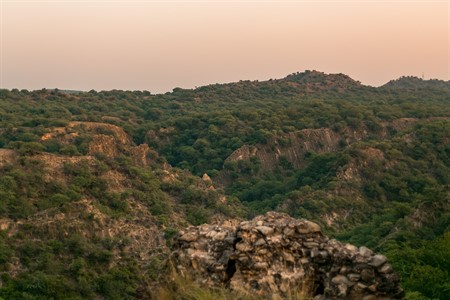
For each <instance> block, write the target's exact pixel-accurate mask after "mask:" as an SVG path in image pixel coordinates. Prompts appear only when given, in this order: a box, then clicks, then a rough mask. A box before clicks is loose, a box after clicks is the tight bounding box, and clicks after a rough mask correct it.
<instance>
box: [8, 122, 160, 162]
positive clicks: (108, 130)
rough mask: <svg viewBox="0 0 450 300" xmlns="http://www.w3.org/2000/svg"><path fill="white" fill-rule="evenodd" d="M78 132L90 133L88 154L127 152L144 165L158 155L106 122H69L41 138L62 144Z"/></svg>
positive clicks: (115, 155)
mask: <svg viewBox="0 0 450 300" xmlns="http://www.w3.org/2000/svg"><path fill="white" fill-rule="evenodd" d="M80 132H88V133H91V134H92V140H91V141H90V143H89V151H88V154H89V155H95V154H99V153H101V154H103V155H105V156H106V157H108V158H116V157H118V156H120V155H122V154H128V156H129V157H131V159H132V160H133V162H134V163H135V164H136V165H138V166H144V167H145V166H148V165H149V164H150V163H151V162H152V161H154V159H155V158H156V157H157V156H158V154H157V153H156V152H155V151H153V150H151V149H150V147H148V145H147V144H142V145H139V146H134V145H133V142H132V140H131V139H130V137H129V136H128V135H127V133H126V132H125V131H124V130H123V129H122V128H120V127H119V126H116V125H112V124H106V123H96V122H70V123H69V124H68V125H67V126H66V127H58V128H54V129H53V130H52V131H51V132H49V133H46V134H45V135H43V136H42V137H41V140H42V141H46V140H50V139H57V140H58V141H59V142H61V143H63V144H72V143H73V142H74V139H75V138H76V137H77V136H79V135H80ZM0 162H1V161H0Z"/></svg>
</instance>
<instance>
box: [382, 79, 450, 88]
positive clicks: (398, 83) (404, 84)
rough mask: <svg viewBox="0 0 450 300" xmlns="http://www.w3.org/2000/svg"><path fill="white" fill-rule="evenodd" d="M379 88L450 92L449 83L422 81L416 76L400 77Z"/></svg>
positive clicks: (432, 80)
mask: <svg viewBox="0 0 450 300" xmlns="http://www.w3.org/2000/svg"><path fill="white" fill-rule="evenodd" d="M381 88H400V89H408V90H413V89H418V88H420V89H427V88H429V89H439V90H447V91H450V81H444V80H439V79H428V80H424V79H422V78H419V77H416V76H402V77H400V78H398V79H395V80H391V81H389V82H388V83H386V84H385V85H383V86H381Z"/></svg>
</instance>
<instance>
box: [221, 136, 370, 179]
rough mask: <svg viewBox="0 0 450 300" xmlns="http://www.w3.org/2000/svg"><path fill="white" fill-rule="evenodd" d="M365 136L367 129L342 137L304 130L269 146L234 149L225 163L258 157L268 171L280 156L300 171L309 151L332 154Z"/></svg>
mask: <svg viewBox="0 0 450 300" xmlns="http://www.w3.org/2000/svg"><path fill="white" fill-rule="evenodd" d="M365 136H367V132H366V131H365V130H360V131H353V130H350V129H348V130H346V133H345V135H342V134H341V133H337V132H335V131H333V130H332V129H330V128H319V129H303V130H300V131H295V132H291V133H287V134H285V135H284V136H282V137H281V138H280V139H276V138H275V139H272V140H271V141H269V142H268V143H267V144H258V145H255V146H248V145H244V146H242V147H241V148H239V149H237V150H235V151H234V152H233V153H232V154H231V155H230V156H229V157H228V158H227V159H226V160H225V163H227V162H233V161H238V160H249V159H250V158H252V157H256V158H257V159H258V160H259V162H260V163H261V171H265V170H271V169H273V168H274V167H275V166H276V165H278V163H279V160H280V157H282V156H283V157H285V158H286V159H287V160H288V161H289V162H290V163H292V166H293V167H294V168H300V167H303V166H304V164H305V154H306V153H307V152H309V151H314V152H316V153H324V152H333V151H336V150H337V149H339V147H341V146H340V144H341V143H346V144H349V143H353V142H355V141H358V140H361V139H363V138H364V137H365Z"/></svg>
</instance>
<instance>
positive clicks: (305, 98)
mask: <svg viewBox="0 0 450 300" xmlns="http://www.w3.org/2000/svg"><path fill="white" fill-rule="evenodd" d="M336 82H337V83H336ZM400 118H415V119H414V120H415V121H414V122H413V123H411V124H408V126H397V125H395V124H396V123H395V121H396V120H398V119H400ZM449 118H450V96H449V94H448V83H445V82H437V81H433V82H430V84H429V85H427V83H426V82H424V81H421V80H416V79H414V80H410V81H408V78H406V79H405V78H404V79H402V80H401V81H397V82H392V83H391V84H389V85H387V86H386V87H381V88H372V87H365V86H360V85H358V84H357V83H356V82H354V81H352V80H351V79H349V78H348V77H346V76H344V75H338V76H337V77H336V76H335V77H331V78H328V77H327V76H325V75H321V74H320V73H319V74H316V73H312V75H311V74H310V73H301V74H293V75H290V76H288V77H286V78H285V79H280V80H270V81H267V82H250V81H243V82H239V83H235V84H226V85H211V86H206V87H201V88H198V89H195V90H185V89H180V88H176V89H174V90H173V92H172V93H167V94H164V95H151V94H150V93H149V92H145V91H144V92H140V91H134V92H131V91H107V92H106V91H102V92H96V91H90V92H79V93H70V94H68V93H64V92H61V91H57V90H52V91H47V90H40V91H33V92H29V91H26V90H22V91H19V90H11V91H8V90H1V92H0V131H1V134H0V148H9V149H14V150H15V152H14V153H16V154H17V158H16V159H15V160H14V162H12V163H4V164H1V167H0V218H4V219H10V220H13V221H14V222H24V221H27V220H28V221H29V220H35V219H39V216H42V214H45V215H48V214H53V215H57V214H58V213H59V212H62V213H65V214H70V213H73V212H74V211H76V210H77V208H76V203H78V202H79V201H80V200H82V199H89V200H90V201H92V203H93V205H94V206H95V207H97V208H98V209H99V210H100V211H101V212H102V213H104V214H105V215H107V216H108V217H110V218H112V219H114V220H119V219H121V218H125V219H126V218H127V216H129V215H130V212H131V211H132V208H131V207H130V204H129V200H130V199H132V200H133V201H136V202H138V203H142V205H143V207H145V208H146V210H148V213H149V214H150V215H151V216H153V217H154V224H155V225H156V226H159V227H160V229H161V230H163V231H164V232H165V233H166V237H167V244H169V245H170V237H171V236H173V235H174V234H175V233H176V228H177V226H179V225H180V222H179V219H180V218H181V219H182V220H183V221H181V223H182V224H186V221H187V222H189V223H191V224H201V223H203V222H206V221H209V220H210V219H211V217H213V216H214V215H216V214H222V215H227V216H244V215H246V216H248V217H250V216H253V215H256V214H259V213H262V212H265V211H268V210H281V211H285V212H288V213H289V214H291V215H293V216H296V217H305V218H309V219H312V220H315V221H317V222H319V223H321V224H322V225H324V226H325V228H326V230H327V232H328V233H329V234H330V235H333V236H336V237H338V238H339V239H342V240H346V241H349V242H352V243H354V244H356V245H367V246H369V247H372V248H374V249H375V250H377V251H381V252H384V253H386V254H387V255H388V256H389V258H390V260H391V262H392V263H393V265H394V266H395V267H396V269H397V270H398V271H399V273H400V275H401V276H402V279H403V285H404V288H405V289H406V291H407V293H408V294H407V295H408V297H409V299H448V298H450V266H449V265H448V262H449V261H450V257H449V256H448V255H449V253H450V242H449V241H450V235H449V231H450V209H449V206H450V205H449V201H450V194H449V185H450V121H449ZM72 121H83V122H86V121H87V122H103V123H109V124H114V125H117V126H120V127H122V128H123V129H124V130H125V132H126V133H127V134H128V135H130V136H131V137H132V140H133V141H134V143H135V144H142V143H146V144H148V145H149V146H150V147H151V148H153V149H154V150H155V151H157V152H158V154H159V155H160V157H157V156H158V154H155V158H154V160H153V161H154V163H153V164H152V165H151V166H148V167H142V166H138V165H136V164H135V163H133V162H132V160H131V159H130V157H127V156H126V155H125V154H123V155H121V156H118V157H115V158H110V157H107V156H105V155H102V154H101V153H97V154H96V157H95V158H94V159H93V160H89V159H86V158H85V157H84V155H86V154H88V153H89V144H90V142H91V141H92V137H93V133H92V132H88V131H83V130H81V129H77V130H74V132H75V133H76V134H74V135H73V138H72V140H71V141H70V143H67V142H64V141H62V140H61V139H58V138H53V139H45V140H43V139H42V138H41V137H42V136H43V135H45V134H47V133H50V132H54V130H55V128H58V127H65V126H67V125H68V124H69V122H72ZM315 128H331V129H332V130H333V132H334V133H337V134H340V135H342V136H344V135H346V134H347V135H348V132H353V131H355V132H363V131H364V132H365V135H364V136H363V137H361V138H358V139H355V140H353V141H352V142H347V141H346V140H345V139H342V141H341V142H340V143H339V147H338V148H337V149H335V150H333V151H319V152H315V151H313V150H311V151H307V152H305V155H304V157H299V158H298V159H299V160H301V165H302V167H297V168H296V167H294V165H293V163H292V162H291V161H290V160H289V159H288V158H287V157H286V156H283V155H281V156H280V157H279V158H278V163H277V164H276V165H275V166H274V167H272V168H270V169H267V168H265V167H264V162H263V161H261V160H260V159H259V158H258V157H257V156H254V157H252V158H250V159H243V160H235V161H225V160H226V159H227V157H229V156H230V154H232V153H233V152H234V151H235V150H237V149H239V148H240V147H241V146H243V145H250V146H255V147H260V148H264V149H265V151H275V146H274V141H277V143H278V144H277V145H281V146H282V147H289V146H290V143H291V141H290V140H289V138H288V136H289V135H288V134H290V133H294V132H297V131H299V130H302V129H315ZM71 133H73V132H71ZM96 134H105V135H110V134H111V133H110V132H106V131H105V130H102V129H101V128H100V129H98V130H97V132H96ZM318 143H319V144H320V143H326V140H323V141H322V140H321V141H319V142H318ZM325 146H326V145H325ZM325 146H324V149H325V148H326V147H325ZM41 153H51V155H62V156H65V157H69V156H73V157H81V156H83V159H81V160H79V161H77V162H66V163H64V167H63V169H62V173H60V174H56V175H54V176H56V177H62V178H64V180H48V178H47V177H48V174H47V173H46V172H47V171H48V170H46V168H45V166H44V164H43V162H42V158H41V157H40V156H39V155H40V154H41ZM374 153H375V154H374ZM46 155H47V154H46ZM49 155H50V154H49ZM165 161H167V162H169V163H170V164H171V165H172V166H174V167H177V168H178V169H176V172H178V175H177V179H176V180H163V178H164V176H167V174H166V173H165V172H166V170H165V169H164V163H165ZM111 172H116V173H119V174H121V176H123V177H124V178H125V182H126V184H124V185H125V188H122V189H120V190H119V191H117V190H112V189H110V188H109V186H108V181H107V180H106V179H105V178H106V177H107V175H108V174H110V173H111ZM190 172H191V173H190ZM346 172H347V173H346ZM204 173H207V174H209V175H210V176H211V177H212V178H213V180H214V181H215V182H216V183H218V184H219V185H221V186H223V191H222V190H221V189H217V190H212V189H208V188H199V187H198V180H199V179H198V178H197V177H195V176H193V175H192V174H194V175H198V176H201V175H203V174H204ZM343 174H344V175H343ZM345 174H347V175H345ZM348 174H350V175H348ZM222 192H224V193H225V194H226V195H227V197H228V199H229V200H228V201H229V203H234V204H233V205H230V204H227V205H225V204H224V203H222V202H221V200H220V198H221V195H222ZM241 203H242V204H243V205H241ZM244 207H245V208H244ZM28 221H27V222H28ZM82 221H83V222H84V223H85V224H86V225H85V227H80V228H81V229H80V230H81V232H77V233H74V234H70V235H69V236H68V237H67V236H61V232H62V231H63V230H62V229H59V231H58V230H57V232H56V233H55V234H54V236H45V235H46V234H47V233H44V232H40V230H43V229H42V228H41V227H39V226H32V225H29V224H32V223H30V222H28V223H26V224H27V225H26V226H25V225H24V226H22V227H21V229H20V232H19V233H17V234H15V235H8V234H6V233H5V232H3V231H2V232H0V268H1V270H0V272H1V274H2V275H1V276H2V282H3V286H2V288H1V289H0V297H3V298H5V299H60V298H70V299H86V298H94V297H95V296H96V295H103V296H104V297H105V298H107V299H127V298H133V297H137V298H139V297H143V296H142V291H141V290H142V289H141V288H142V287H143V286H146V285H148V284H149V282H150V283H151V282H153V281H155V280H157V278H158V276H159V275H160V274H159V272H158V270H159V269H160V268H162V260H163V258H161V257H159V256H155V257H154V258H152V260H151V261H152V263H151V264H150V266H147V267H146V269H145V270H144V272H142V269H140V267H139V266H137V265H136V263H135V261H134V260H133V259H134V258H133V257H132V256H131V255H129V254H127V253H126V251H125V249H126V248H127V244H128V242H127V239H126V238H123V239H118V240H110V239H108V238H104V239H98V238H93V237H92V236H89V235H83V234H82V232H83V230H88V228H89V227H90V226H91V225H92V226H93V224H94V223H95V222H94V221H93V216H92V215H89V214H86V215H84V216H83V218H82ZM182 224H181V225H182ZM68 230H69V229H68ZM70 230H72V229H70ZM117 253H121V255H123V257H124V259H121V260H120V262H119V263H116V262H115V259H114V257H116V256H117ZM113 262H114V263H113ZM25 270H26V272H25ZM424 282H426V283H427V284H423V283H424Z"/></svg>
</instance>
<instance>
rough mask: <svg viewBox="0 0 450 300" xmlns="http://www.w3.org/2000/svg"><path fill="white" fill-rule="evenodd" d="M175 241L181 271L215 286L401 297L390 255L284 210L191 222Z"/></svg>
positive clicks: (319, 296)
mask: <svg viewBox="0 0 450 300" xmlns="http://www.w3.org/2000/svg"><path fill="white" fill-rule="evenodd" d="M177 247H178V248H177V249H176V250H175V252H174V253H173V254H172V258H173V261H174V263H175V266H176V267H177V270H178V271H179V272H180V273H181V274H182V275H186V274H189V275H191V276H192V277H193V278H194V279H196V280H198V281H200V282H202V283H204V284H206V285H210V286H228V287H229V288H231V289H233V290H242V291H247V292H251V293H254V294H257V295H278V296H287V295H288V294H289V293H290V292H291V291H292V290H297V291H298V290H302V291H303V292H306V293H310V294H312V295H314V296H316V299H366V298H367V299H400V298H401V297H402V290H401V288H400V287H399V278H398V276H397V274H396V273H394V271H393V270H392V267H391V266H390V264H389V263H387V259H386V257H385V256H383V255H380V254H374V253H373V252H372V251H371V250H370V249H368V248H366V247H360V248H359V249H358V248H357V247H355V246H353V245H350V244H343V243H340V242H338V241H336V240H334V239H331V240H330V239H329V238H328V237H326V236H324V235H323V234H322V232H321V229H320V226H319V225H317V224H316V223H313V222H310V221H307V220H303V219H302V220H298V219H294V218H291V217H290V216H288V215H286V214H281V213H275V212H269V213H267V214H266V215H263V216H258V217H256V218H254V219H253V220H251V221H244V222H239V221H227V222H224V223H221V224H216V225H208V224H204V225H201V226H197V227H189V228H188V229H186V230H185V231H182V232H180V235H179V236H178V238H177Z"/></svg>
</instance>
